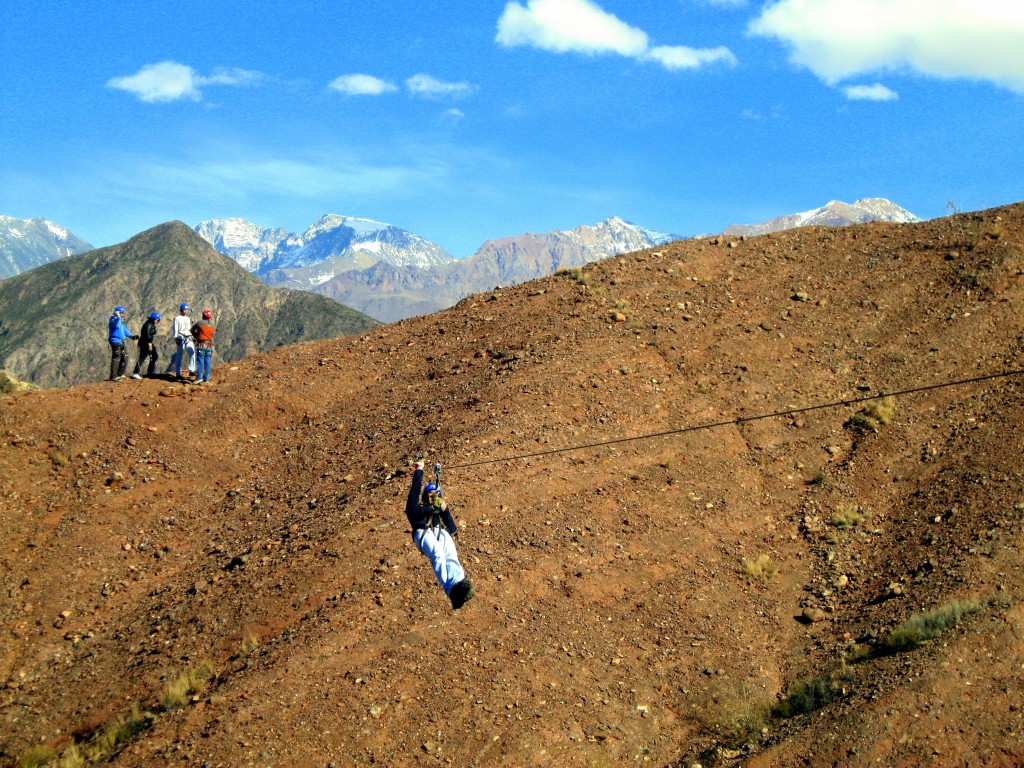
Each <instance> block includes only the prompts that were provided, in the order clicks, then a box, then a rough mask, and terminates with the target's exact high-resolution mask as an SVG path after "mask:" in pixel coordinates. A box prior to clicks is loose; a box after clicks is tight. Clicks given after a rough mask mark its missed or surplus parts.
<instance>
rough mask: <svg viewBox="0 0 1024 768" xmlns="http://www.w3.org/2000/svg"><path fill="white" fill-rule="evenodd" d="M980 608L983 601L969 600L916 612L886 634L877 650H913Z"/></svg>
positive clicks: (890, 651)
mask: <svg viewBox="0 0 1024 768" xmlns="http://www.w3.org/2000/svg"><path fill="white" fill-rule="evenodd" d="M980 610H981V603H979V602H977V601H975V600H967V601H963V602H961V601H954V602H951V603H946V604H945V605H942V606H939V607H938V608H935V609H934V610H931V611H928V612H927V613H918V614H915V615H914V616H911V617H910V618H909V619H907V620H906V621H905V622H903V623H902V624H900V625H899V626H898V627H896V629H894V630H893V631H892V632H890V633H889V634H888V635H886V636H885V637H884V638H883V639H882V641H881V642H880V643H879V645H878V651H877V652H878V653H879V654H886V653H900V652H902V651H912V650H914V649H915V648H918V647H920V646H921V645H924V644H925V643H926V642H928V641H929V640H934V639H935V638H937V637H938V636H939V635H941V634H942V633H943V632H945V631H946V630H947V629H951V628H952V627H955V626H956V625H957V624H959V623H960V621H961V620H962V619H963V618H964V617H966V616H969V615H971V614H972V613H977V612H978V611H980Z"/></svg>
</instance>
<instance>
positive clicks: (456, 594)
mask: <svg viewBox="0 0 1024 768" xmlns="http://www.w3.org/2000/svg"><path fill="white" fill-rule="evenodd" d="M413 466H414V467H415V470H416V471H415V472H413V475H412V487H411V488H410V489H409V498H408V499H407V500H406V503H405V515H406V517H408V518H409V523H410V524H411V525H412V540H413V543H414V544H415V545H416V548H417V549H418V550H419V551H420V552H422V553H423V554H424V555H425V556H426V557H427V559H428V560H430V563H431V565H433V567H434V574H435V575H436V576H437V580H438V582H440V584H441V587H442V589H444V593H445V594H446V595H448V599H449V600H451V601H452V608H454V609H455V610H458V609H459V608H461V607H462V606H464V605H465V604H466V603H467V602H469V600H470V599H472V597H473V595H474V594H476V593H475V591H474V589H473V582H471V581H470V580H469V579H468V578H466V572H465V571H464V570H463V568H462V563H460V562H459V553H458V552H457V551H456V550H455V542H456V540H457V539H458V537H459V529H458V527H457V526H456V525H455V519H454V518H453V517H452V513H451V510H449V509H448V504H447V503H446V502H445V500H444V499H443V498H441V496H442V492H441V486H440V475H441V465H440V464H435V465H434V474H435V478H436V480H437V482H434V483H430V484H429V485H427V487H426V488H423V462H422V461H417V462H415V463H414V464H413ZM421 489H422V490H421Z"/></svg>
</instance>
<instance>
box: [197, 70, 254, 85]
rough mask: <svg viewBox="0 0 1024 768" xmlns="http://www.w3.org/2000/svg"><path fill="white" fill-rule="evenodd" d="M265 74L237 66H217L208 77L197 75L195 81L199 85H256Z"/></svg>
mask: <svg viewBox="0 0 1024 768" xmlns="http://www.w3.org/2000/svg"><path fill="white" fill-rule="evenodd" d="M265 79H266V76H265V75H264V74H263V73H262V72H253V71H252V70H248V69H240V68H238V67H230V68H228V67H218V68H217V69H215V70H213V74H212V75H210V76H209V77H198V78H196V81H197V82H198V83H199V84H200V85H238V86H243V85H257V84H259V83H261V82H263V81H264V80H265Z"/></svg>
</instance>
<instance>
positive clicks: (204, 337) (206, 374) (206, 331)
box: [189, 309, 217, 384]
mask: <svg viewBox="0 0 1024 768" xmlns="http://www.w3.org/2000/svg"><path fill="white" fill-rule="evenodd" d="M212 321H213V312H211V311H210V310H208V309H204V310H203V319H202V320H200V321H199V322H198V323H196V324H195V325H193V326H192V328H191V329H190V331H189V332H190V333H191V334H192V338H194V339H195V340H196V384H205V383H206V382H208V381H209V380H210V371H211V370H212V369H213V335H214V334H215V333H216V332H217V329H216V328H215V327H214V325H213V322H212Z"/></svg>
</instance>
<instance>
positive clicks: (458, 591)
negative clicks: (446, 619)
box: [448, 579, 476, 611]
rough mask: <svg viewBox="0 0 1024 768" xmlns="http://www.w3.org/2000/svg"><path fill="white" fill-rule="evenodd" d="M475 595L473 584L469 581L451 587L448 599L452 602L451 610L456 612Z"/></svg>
mask: <svg viewBox="0 0 1024 768" xmlns="http://www.w3.org/2000/svg"><path fill="white" fill-rule="evenodd" d="M475 594H476V590H475V589H473V582H471V581H470V580H469V579H463V580H462V581H460V582H459V583H458V584H456V585H455V586H454V587H452V591H451V593H450V594H449V595H448V597H449V598H450V599H451V601H452V608H454V609H455V610H456V611H457V610H459V608H461V607H462V606H464V605H465V604H466V603H468V602H469V601H470V600H472V599H473V595H475Z"/></svg>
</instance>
